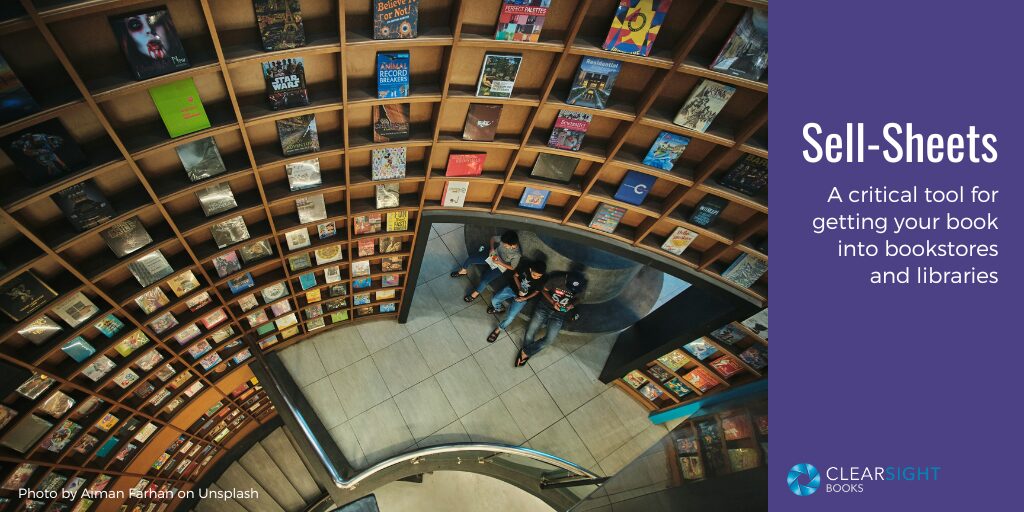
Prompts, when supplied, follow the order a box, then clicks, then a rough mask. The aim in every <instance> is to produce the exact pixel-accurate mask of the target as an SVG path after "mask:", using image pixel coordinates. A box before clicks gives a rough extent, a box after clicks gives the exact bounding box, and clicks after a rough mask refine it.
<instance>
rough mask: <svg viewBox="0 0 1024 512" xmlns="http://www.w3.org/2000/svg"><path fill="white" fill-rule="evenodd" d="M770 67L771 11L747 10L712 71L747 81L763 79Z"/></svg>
mask: <svg viewBox="0 0 1024 512" xmlns="http://www.w3.org/2000/svg"><path fill="white" fill-rule="evenodd" d="M767 68H768V11H766V10H764V9H754V8H751V9H747V12H746V13H744V14H743V17H742V18H740V22H739V23H738V24H736V28H734V29H733V31H732V34H731V35H730V36H729V39H728V40H727V41H726V42H725V45H723V46H722V50H721V51H720V52H718V56H717V57H715V60H714V62H712V63H711V69H713V70H715V71H719V72H722V73H725V74H727V75H732V76H737V77H740V78H746V79H747V80H760V79H761V76H762V75H764V71H765V69H767Z"/></svg>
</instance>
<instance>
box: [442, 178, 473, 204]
mask: <svg viewBox="0 0 1024 512" xmlns="http://www.w3.org/2000/svg"><path fill="white" fill-rule="evenodd" d="M468 192H469V182H468V181H449V182H447V183H445V186H444V193H442V194H441V206H446V207H450V208H462V206H463V205H464V204H466V194H467V193H468Z"/></svg>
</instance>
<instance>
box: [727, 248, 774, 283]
mask: <svg viewBox="0 0 1024 512" xmlns="http://www.w3.org/2000/svg"><path fill="white" fill-rule="evenodd" d="M766 272H768V262H767V261H765V260H763V259H761V258H758V257H756V256H751V255H749V254H747V253H743V254H740V255H739V256H738V257H737V258H736V259H735V260H733V262H732V264H731V265H729V267H728V268H726V269H725V271H724V272H722V277H724V278H725V279H728V280H730V281H732V282H734V283H736V284H737V285H739V286H741V287H743V288H750V287H751V286H753V284H754V283H756V282H757V280H758V279H760V278H761V276H763V275H764V274H765V273H766Z"/></svg>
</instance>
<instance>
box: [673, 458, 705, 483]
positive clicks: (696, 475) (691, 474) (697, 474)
mask: <svg viewBox="0 0 1024 512" xmlns="http://www.w3.org/2000/svg"><path fill="white" fill-rule="evenodd" d="M679 467H680V469H681V471H682V473H683V478H684V479H686V480H701V479H703V478H704V464H703V463H701V461H700V457H698V456H696V455H690V456H687V457H679Z"/></svg>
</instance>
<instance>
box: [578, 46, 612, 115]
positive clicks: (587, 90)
mask: <svg viewBox="0 0 1024 512" xmlns="http://www.w3.org/2000/svg"><path fill="white" fill-rule="evenodd" d="M620 71H622V63H621V62H619V61H617V60H611V59H601V58H598V57H589V56H588V57H583V59H582V60H581V61H580V67H579V69H578V70H577V71H576V77H575V78H574V79H573V82H572V86H571V87H570V88H569V96H568V98H566V100H565V102H566V103H568V104H570V105H577V106H580V107H590V108H596V109H602V110H603V109H604V108H605V107H607V106H608V100H609V98H611V95H612V87H614V86H615V79H616V78H618V76H619V72H620Z"/></svg>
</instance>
